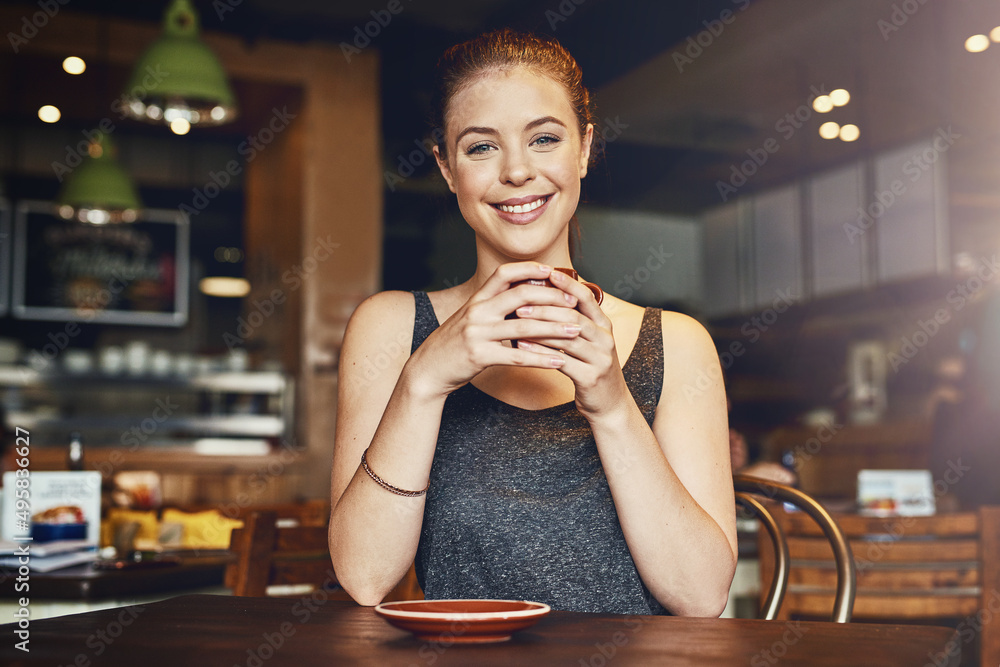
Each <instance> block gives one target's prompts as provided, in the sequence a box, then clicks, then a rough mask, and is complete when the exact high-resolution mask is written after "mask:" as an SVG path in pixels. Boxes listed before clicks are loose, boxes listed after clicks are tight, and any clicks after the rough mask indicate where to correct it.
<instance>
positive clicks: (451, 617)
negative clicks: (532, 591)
mask: <svg viewBox="0 0 1000 667" xmlns="http://www.w3.org/2000/svg"><path fill="white" fill-rule="evenodd" d="M549 611H550V609H549V605H547V604H542V603H541V602H525V601H523V600H411V601H407V602H384V603H382V604H380V605H378V606H377V607H375V613H376V614H378V615H379V616H381V617H382V618H384V619H385V620H386V621H388V622H389V623H390V624H391V625H394V626H396V627H397V628H401V629H403V630H407V631H408V632H412V633H413V634H414V635H415V636H416V637H417V639H422V640H424V641H436V642H440V643H442V644H443V643H451V644H482V643H487V642H503V641H507V640H508V639H510V637H511V635H512V634H513V633H515V632H517V631H518V630H523V629H525V628H527V627H530V626H532V625H534V624H535V623H536V622H537V621H538V619H540V618H541V617H542V616H545V615H546V614H548V613H549Z"/></svg>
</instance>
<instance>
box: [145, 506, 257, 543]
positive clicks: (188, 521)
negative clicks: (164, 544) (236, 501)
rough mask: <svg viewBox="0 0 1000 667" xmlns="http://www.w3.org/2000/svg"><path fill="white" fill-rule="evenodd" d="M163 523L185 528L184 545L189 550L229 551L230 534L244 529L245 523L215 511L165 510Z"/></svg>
mask: <svg viewBox="0 0 1000 667" xmlns="http://www.w3.org/2000/svg"><path fill="white" fill-rule="evenodd" d="M162 518H163V523H179V524H181V525H182V526H183V527H184V537H183V540H182V544H183V546H184V547H185V548H188V549H228V548H229V534H230V533H231V532H232V531H233V529H234V528H242V527H243V522H242V521H237V520H236V519H230V518H227V517H224V516H222V515H221V514H219V513H218V512H217V511H215V510H207V511H205V512H181V511H180V510H176V509H173V508H167V509H165V510H163V517H162Z"/></svg>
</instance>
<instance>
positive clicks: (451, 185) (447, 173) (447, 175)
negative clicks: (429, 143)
mask: <svg viewBox="0 0 1000 667" xmlns="http://www.w3.org/2000/svg"><path fill="white" fill-rule="evenodd" d="M432 150H433V151H434V159H435V160H437V166H438V169H440V170H441V175H442V176H444V180H445V182H446V183H447V184H448V189H449V190H451V191H452V192H454V191H455V179H454V178H452V175H451V167H449V166H448V158H445V157H441V151H440V150H438V146H437V144H435V145H434V148H433V149H432Z"/></svg>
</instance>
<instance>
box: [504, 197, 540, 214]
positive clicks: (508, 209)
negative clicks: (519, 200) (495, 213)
mask: <svg viewBox="0 0 1000 667" xmlns="http://www.w3.org/2000/svg"><path fill="white" fill-rule="evenodd" d="M545 201H546V198H545V197H542V198H541V199H536V200H535V201H533V202H531V203H530V204H518V205H517V206H504V205H503V204H497V208H498V209H500V210H501V211H503V212H504V213H527V212H528V211H534V210H535V209H536V208H538V207H539V206H541V205H542V204H544V203H545Z"/></svg>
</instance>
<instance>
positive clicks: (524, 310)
mask: <svg viewBox="0 0 1000 667" xmlns="http://www.w3.org/2000/svg"><path fill="white" fill-rule="evenodd" d="M534 309H535V307H534V306H521V307H520V308H518V309H517V314H518V315H531V311H533V310H534Z"/></svg>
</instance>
